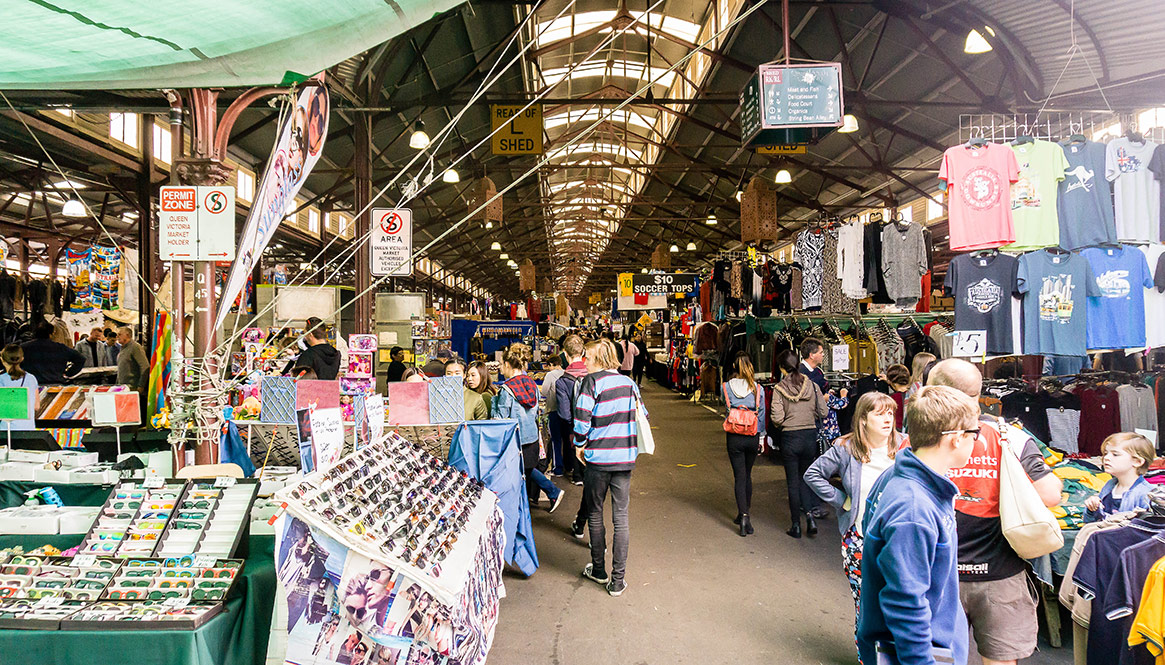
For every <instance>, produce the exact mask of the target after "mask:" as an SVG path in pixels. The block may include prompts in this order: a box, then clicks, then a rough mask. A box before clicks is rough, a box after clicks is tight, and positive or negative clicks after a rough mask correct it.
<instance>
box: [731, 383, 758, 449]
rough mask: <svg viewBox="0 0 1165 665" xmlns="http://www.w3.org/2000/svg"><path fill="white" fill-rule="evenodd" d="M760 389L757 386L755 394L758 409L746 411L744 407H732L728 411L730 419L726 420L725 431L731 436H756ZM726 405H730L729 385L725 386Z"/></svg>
mask: <svg viewBox="0 0 1165 665" xmlns="http://www.w3.org/2000/svg"><path fill="white" fill-rule="evenodd" d="M760 391H761V389H760V387H759V386H757V388H756V390H754V391H753V394H754V395H756V408H755V409H746V408H744V407H740V406H738V407H731V408H729V409H728V417H727V418H725V419H724V431H725V432H728V433H729V434H743V435H744V436H756V435H757V432H758V426H757V415H758V414H759V412H760ZM724 403H725V404H730V403H731V402H729V401H728V384H727V383H725V384H724Z"/></svg>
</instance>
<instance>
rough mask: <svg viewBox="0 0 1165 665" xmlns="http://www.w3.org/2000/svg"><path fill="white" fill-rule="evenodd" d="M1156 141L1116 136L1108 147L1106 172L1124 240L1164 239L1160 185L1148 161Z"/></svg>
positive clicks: (1149, 240) (1117, 231)
mask: <svg viewBox="0 0 1165 665" xmlns="http://www.w3.org/2000/svg"><path fill="white" fill-rule="evenodd" d="M1156 149H1157V144H1156V143H1153V142H1152V141H1145V142H1143V143H1134V142H1132V141H1130V140H1129V139H1128V138H1127V137H1124V136H1122V137H1120V138H1116V139H1113V140H1112V142H1111V143H1109V144H1108V148H1107V149H1106V151H1105V157H1104V159H1105V171H1104V176H1105V177H1106V178H1108V179H1109V181H1111V182H1113V183H1114V185H1113V190H1114V191H1115V192H1116V233H1117V238H1118V239H1119V240H1120V241H1121V242H1159V241H1160V240H1161V228H1160V227H1161V221H1160V220H1161V187H1160V183H1159V182H1158V181H1157V179H1156V178H1154V177H1153V173H1152V172H1151V171H1149V162H1150V161H1152V159H1153V151H1154V150H1156Z"/></svg>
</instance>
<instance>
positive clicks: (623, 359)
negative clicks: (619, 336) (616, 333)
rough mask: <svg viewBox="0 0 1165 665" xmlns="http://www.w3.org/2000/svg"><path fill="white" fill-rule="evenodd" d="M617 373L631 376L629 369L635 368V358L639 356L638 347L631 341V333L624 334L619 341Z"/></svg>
mask: <svg viewBox="0 0 1165 665" xmlns="http://www.w3.org/2000/svg"><path fill="white" fill-rule="evenodd" d="M619 350H620V351H622V353H621V354H619V373H620V374H622V375H623V376H631V370H633V369H635V359H636V358H638V357H639V347H637V346H635V345H634V344H632V343H631V335H624V336H623V341H621V342H619Z"/></svg>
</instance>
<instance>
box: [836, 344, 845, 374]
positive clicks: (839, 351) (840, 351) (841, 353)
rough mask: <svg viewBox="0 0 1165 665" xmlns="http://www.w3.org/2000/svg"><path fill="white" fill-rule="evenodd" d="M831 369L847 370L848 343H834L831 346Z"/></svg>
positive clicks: (837, 370)
mask: <svg viewBox="0 0 1165 665" xmlns="http://www.w3.org/2000/svg"><path fill="white" fill-rule="evenodd" d="M833 371H835V372H848V371H849V344H835V345H834V346H833Z"/></svg>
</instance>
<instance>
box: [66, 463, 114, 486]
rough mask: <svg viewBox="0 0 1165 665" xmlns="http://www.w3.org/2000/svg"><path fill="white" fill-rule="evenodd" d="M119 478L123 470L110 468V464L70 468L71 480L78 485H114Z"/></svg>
mask: <svg viewBox="0 0 1165 665" xmlns="http://www.w3.org/2000/svg"><path fill="white" fill-rule="evenodd" d="M119 480H121V472H120V471H114V470H113V469H110V468H109V465H108V464H99V465H95V466H83V467H81V468H78V469H69V482H70V483H74V484H78V485H112V484H114V483H116V482H117V481H119Z"/></svg>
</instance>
